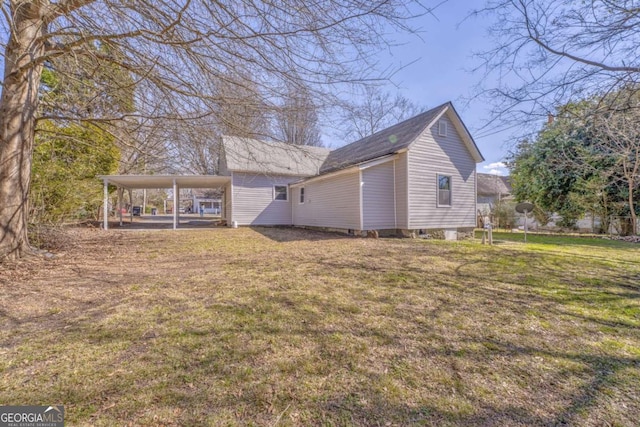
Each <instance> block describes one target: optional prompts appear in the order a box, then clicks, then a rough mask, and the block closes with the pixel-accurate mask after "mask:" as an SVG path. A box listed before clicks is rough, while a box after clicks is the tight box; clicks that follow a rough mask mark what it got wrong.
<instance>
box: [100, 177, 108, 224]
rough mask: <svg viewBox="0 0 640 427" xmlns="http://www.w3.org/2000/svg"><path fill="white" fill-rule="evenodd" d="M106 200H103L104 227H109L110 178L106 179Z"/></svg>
mask: <svg viewBox="0 0 640 427" xmlns="http://www.w3.org/2000/svg"><path fill="white" fill-rule="evenodd" d="M103 182H104V200H103V202H102V221H103V226H102V228H103V229H105V230H108V229H109V180H108V179H104V180H103Z"/></svg>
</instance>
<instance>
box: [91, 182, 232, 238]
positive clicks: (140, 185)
mask: <svg viewBox="0 0 640 427" xmlns="http://www.w3.org/2000/svg"><path fill="white" fill-rule="evenodd" d="M99 178H100V179H102V182H103V183H104V225H103V226H104V229H105V230H106V229H108V228H109V221H108V216H109V211H108V207H107V206H108V201H109V190H108V187H109V184H114V185H116V186H118V187H121V188H126V189H129V190H133V189H152V188H172V189H173V203H174V206H178V191H179V189H180V188H216V187H222V186H224V185H225V184H227V183H229V182H231V177H230V176H219V175H100V176H99ZM179 219H180V214H179V209H173V229H174V230H175V229H177V228H178V223H179Z"/></svg>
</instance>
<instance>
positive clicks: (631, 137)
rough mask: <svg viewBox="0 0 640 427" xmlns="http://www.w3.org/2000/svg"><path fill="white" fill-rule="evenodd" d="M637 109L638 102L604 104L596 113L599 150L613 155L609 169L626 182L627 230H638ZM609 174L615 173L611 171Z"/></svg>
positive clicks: (639, 156) (639, 132)
mask: <svg viewBox="0 0 640 427" xmlns="http://www.w3.org/2000/svg"><path fill="white" fill-rule="evenodd" d="M638 123H640V109H638V105H634V106H629V105H627V106H626V108H623V109H619V110H613V111H612V108H607V109H606V110H605V111H604V112H603V113H600V114H598V115H597V116H596V119H595V126H594V127H595V129H596V134H597V135H598V139H597V145H598V148H599V150H598V151H599V152H600V153H601V154H602V155H603V156H606V157H608V158H610V159H614V162H613V163H612V165H611V169H613V170H615V171H618V176H619V177H620V179H621V180H622V181H623V183H624V184H625V185H626V192H627V203H628V206H629V215H630V217H631V233H633V234H637V233H638V217H637V214H636V202H635V199H636V197H635V196H636V190H637V189H638V187H639V185H640V128H639V127H638ZM610 175H612V176H615V175H614V174H613V173H611V174H610Z"/></svg>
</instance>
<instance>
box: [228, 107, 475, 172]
mask: <svg viewBox="0 0 640 427" xmlns="http://www.w3.org/2000/svg"><path fill="white" fill-rule="evenodd" d="M444 114H447V116H448V117H449V119H450V120H451V121H452V122H453V125H454V127H455V128H456V130H457V132H458V134H459V135H460V137H461V139H462V141H463V142H464V144H465V146H466V147H467V149H468V150H469V153H470V154H471V156H472V157H473V159H474V160H475V161H476V162H481V161H483V160H484V158H483V157H482V154H480V151H479V150H478V146H477V145H476V143H475V141H474V140H473V138H472V137H471V134H470V133H469V131H468V130H467V128H466V126H465V125H464V123H463V122H462V120H461V119H460V116H459V115H458V113H457V112H456V110H455V108H453V104H452V103H451V102H446V103H444V104H442V105H439V106H437V107H435V108H432V109H431V110H428V111H425V112H424V113H421V114H418V115H417V116H415V117H412V118H410V119H408V120H405V121H403V122H400V123H398V124H396V125H393V126H391V127H388V128H386V129H383V130H381V131H379V132H376V133H374V134H373V135H370V136H367V137H365V138H362V139H360V140H358V141H355V142H352V143H351V144H347V145H345V146H343V147H340V148H337V149H335V150H333V151H330V150H328V149H326V148H320V147H309V146H300V145H291V144H285V143H282V142H266V141H259V140H256V139H250V138H240V137H235V136H223V137H222V144H223V147H224V156H225V159H226V164H227V169H228V170H230V171H243V172H256V173H262V174H272V175H295V176H302V177H310V176H315V175H320V174H326V173H329V172H334V171H337V170H340V169H344V168H348V167H350V166H353V165H356V164H359V163H363V162H366V161H369V160H374V159H377V158H380V157H383V156H386V155H390V154H394V153H397V152H399V151H401V150H405V149H408V148H410V146H411V144H413V143H414V142H415V141H416V139H418V137H419V136H420V135H421V134H422V133H423V132H424V131H425V129H427V128H429V127H431V126H432V125H433V124H434V123H435V122H436V120H438V119H439V118H440V117H442V115H444Z"/></svg>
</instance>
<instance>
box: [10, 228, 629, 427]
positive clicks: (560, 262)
mask: <svg viewBox="0 0 640 427" xmlns="http://www.w3.org/2000/svg"><path fill="white" fill-rule="evenodd" d="M65 239H66V240H65V244H64V245H61V246H59V247H58V250H59V253H58V256H57V257H56V258H54V259H51V260H35V261H34V260H27V261H24V262H21V263H14V264H5V265H0V287H1V288H2V293H1V295H0V299H1V301H0V326H1V330H0V403H2V404H52V403H62V404H64V405H65V412H66V417H67V424H68V425H96V426H112V425H145V426H152V425H153V426H157V425H189V426H191V425H283V426H284V425H363V426H365V425H366V426H369V425H445V426H446V425H492V426H530V425H576V426H585V425H586V426H600V425H613V426H631V425H636V424H637V422H638V419H640V391H639V387H640V386H639V385H638V384H640V328H639V326H640V298H639V297H640V285H639V283H640V248H639V247H638V246H637V245H635V246H634V245H631V244H625V243H621V242H602V241H597V240H593V239H580V241H579V242H572V241H571V240H553V239H547V240H545V239H540V240H538V241H536V242H534V243H533V244H529V245H527V246H525V245H524V244H522V243H519V242H513V241H509V239H510V238H509V236H508V235H504V236H501V235H497V236H496V240H497V241H498V244H497V245H495V246H493V247H489V246H482V245H480V244H479V243H478V242H477V241H476V242H460V243H457V242H429V241H422V240H408V239H407V240H398V239H380V240H371V239H355V238H346V237H341V236H337V235H331V234H322V233H313V232H308V231H301V230H289V229H268V228H257V229H247V228H245V229H237V230H232V229H213V230H194V231H186V230H183V231H178V232H172V231H156V232H122V231H109V232H102V231H98V230H80V229H70V230H67V232H66V234H65Z"/></svg>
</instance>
